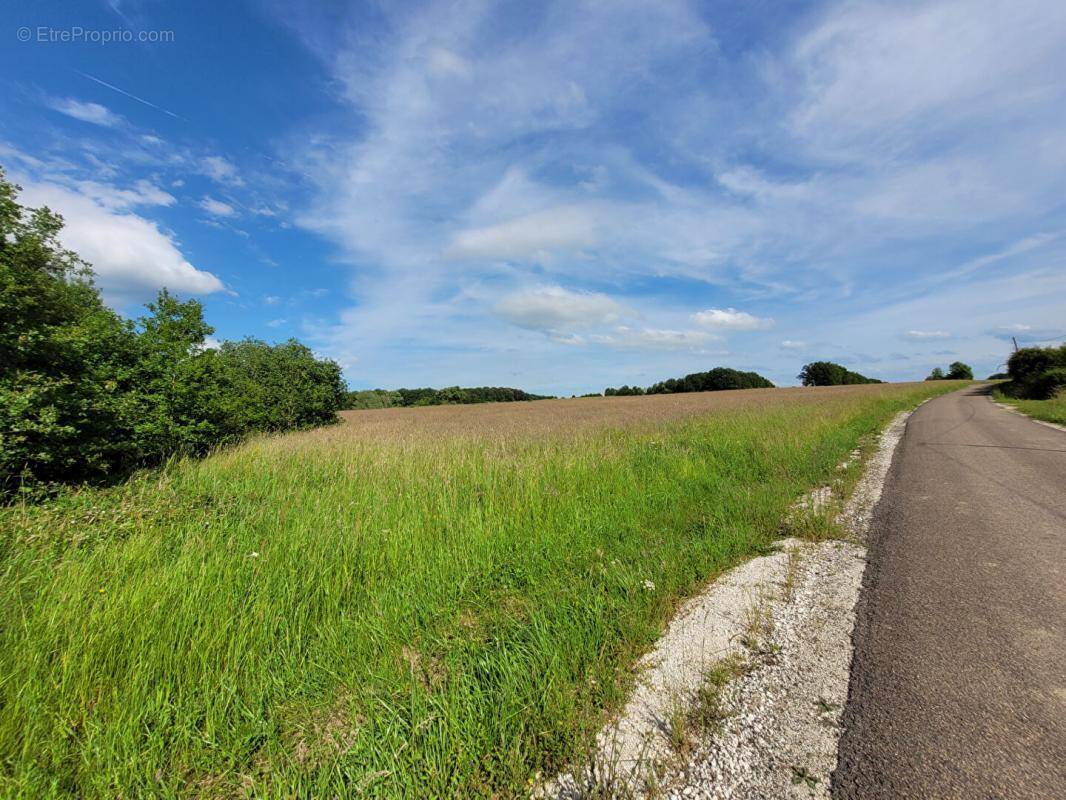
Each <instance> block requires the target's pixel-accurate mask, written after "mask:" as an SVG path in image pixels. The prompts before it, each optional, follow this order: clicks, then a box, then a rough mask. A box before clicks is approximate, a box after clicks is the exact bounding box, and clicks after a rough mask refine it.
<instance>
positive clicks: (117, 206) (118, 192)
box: [74, 180, 177, 211]
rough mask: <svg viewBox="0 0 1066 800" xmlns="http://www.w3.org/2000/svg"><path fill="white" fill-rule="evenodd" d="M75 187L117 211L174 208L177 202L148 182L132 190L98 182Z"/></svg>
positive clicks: (81, 182)
mask: <svg viewBox="0 0 1066 800" xmlns="http://www.w3.org/2000/svg"><path fill="white" fill-rule="evenodd" d="M74 185H75V186H76V187H77V190H78V191H79V192H80V193H81V194H83V195H85V196H86V197H91V198H92V199H93V200H95V201H96V202H98V203H99V204H100V205H102V206H104V207H105V208H108V209H111V210H115V211H118V210H122V209H126V208H133V207H135V206H172V205H174V203H175V202H177V201H176V200H175V199H174V195H172V194H170V193H169V192H166V191H163V190H162V189H160V188H159V187H158V186H156V185H155V184H153V183H151V182H150V181H146V180H139V181H137V182H136V183H134V184H133V187H132V188H130V189H122V188H120V187H118V186H114V185H112V184H108V183H98V182H97V181H77V182H76V183H75V184H74Z"/></svg>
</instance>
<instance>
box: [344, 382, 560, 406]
mask: <svg viewBox="0 0 1066 800" xmlns="http://www.w3.org/2000/svg"><path fill="white" fill-rule="evenodd" d="M549 397H550V395H542V394H530V393H529V392H523V391H522V390H521V389H512V388H510V387H508V386H475V387H470V388H465V387H461V386H448V387H446V388H444V389H429V388H425V389H364V390H361V391H357V392H348V394H347V396H346V397H345V400H344V408H347V409H357V408H398V407H410V406H447V405H465V404H468V403H514V402H521V401H527V400H547V399H549Z"/></svg>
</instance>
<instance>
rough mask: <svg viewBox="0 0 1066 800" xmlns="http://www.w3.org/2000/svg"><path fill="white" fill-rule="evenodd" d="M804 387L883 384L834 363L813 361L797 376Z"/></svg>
mask: <svg viewBox="0 0 1066 800" xmlns="http://www.w3.org/2000/svg"><path fill="white" fill-rule="evenodd" d="M797 377H798V378H799V379H800V381H802V382H803V385H804V386H845V385H850V384H857V383H881V381H879V380H878V379H876V378H867V377H866V376H865V375H860V374H859V373H857V372H852V371H851V370H849V369H848V368H847V367H842V366H841V365H840V364H836V363H834V362H832V361H812V362H811V363H810V364H804V365H803V369H802V370H800V374H799V375H798V376H797Z"/></svg>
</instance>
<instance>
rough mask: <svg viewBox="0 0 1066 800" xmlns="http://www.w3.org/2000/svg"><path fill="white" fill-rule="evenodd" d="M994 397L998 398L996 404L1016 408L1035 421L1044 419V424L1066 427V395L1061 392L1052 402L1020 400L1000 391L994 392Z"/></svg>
mask: <svg viewBox="0 0 1066 800" xmlns="http://www.w3.org/2000/svg"><path fill="white" fill-rule="evenodd" d="M993 395H994V396H995V398H996V402H999V403H1006V404H1007V405H1011V406H1014V407H1015V408H1016V409H1018V410H1019V411H1021V412H1022V413H1023V414H1025V415H1027V416H1030V417H1032V418H1033V419H1042V420H1044V422H1054V423H1056V424H1058V425H1066V393H1064V392H1060V393H1059V394H1058V395H1057V396H1055V397H1052V398H1051V399H1050V400H1019V399H1018V398H1016V397H1009V396H1007V395H1005V394H1003V392H1000V391H998V390H997V391H995V392H993Z"/></svg>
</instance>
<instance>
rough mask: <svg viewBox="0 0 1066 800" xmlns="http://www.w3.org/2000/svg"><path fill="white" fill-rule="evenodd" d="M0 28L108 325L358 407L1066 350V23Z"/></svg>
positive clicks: (53, 14) (509, 11) (560, 8)
mask: <svg viewBox="0 0 1066 800" xmlns="http://www.w3.org/2000/svg"><path fill="white" fill-rule="evenodd" d="M0 6H2V7H3V19H4V20H5V22H4V28H5V29H6V30H5V31H2V32H0V34H2V35H4V36H6V39H7V41H5V42H4V44H3V47H0V164H2V165H3V166H4V167H5V169H6V170H7V171H8V173H9V176H11V177H13V178H15V179H16V180H17V181H18V182H19V183H20V184H21V185H23V187H24V190H25V191H24V201H25V202H26V203H29V204H32V205H38V204H42V203H47V204H48V205H50V206H51V207H52V208H54V209H56V210H58V211H60V212H61V213H63V214H64V216H65V217H66V219H67V222H68V229H67V232H66V233H65V239H66V242H67V244H68V245H69V246H71V247H73V248H74V249H77V250H78V251H79V252H81V253H82V254H83V255H84V256H85V257H86V258H87V259H88V260H90V261H91V262H92V263H93V265H94V267H95V269H96V271H97V273H98V276H99V277H98V282H99V284H100V286H101V287H102V289H103V291H104V294H105V297H106V298H107V300H108V301H109V302H110V303H111V304H112V305H114V306H115V307H116V308H119V309H120V310H121V311H122V312H123V313H126V314H136V313H138V308H139V305H140V304H141V303H143V302H144V301H145V300H146V299H149V298H150V297H151V296H152V295H153V294H154V292H155V291H156V290H157V289H158V288H159V287H160V286H163V285H166V286H168V287H170V288H172V289H173V290H176V291H177V292H179V293H180V294H182V295H185V296H195V297H197V298H199V299H201V300H202V301H203V303H204V305H205V307H206V310H207V316H208V319H209V321H210V322H212V323H213V324H214V325H215V326H216V328H217V337H218V338H220V339H221V338H238V337H241V336H245V335H253V336H257V337H260V338H264V339H267V340H280V339H285V338H288V337H290V336H296V337H297V338H300V339H301V340H303V341H305V342H307V343H308V344H310V345H311V346H312V347H313V348H314V349H315V350H316V351H317V352H319V353H321V354H323V355H326V356H329V357H332V358H335V359H336V360H337V361H338V362H340V363H341V364H342V365H343V366H344V368H345V374H346V376H347V377H348V380H349V382H350V383H351V384H352V386H353V387H370V386H385V387H394V386H415V385H435V386H442V385H451V384H462V385H484V384H492V385H511V386H519V387H522V388H526V389H529V390H532V391H542V392H550V393H553V394H556V393H558V394H570V393H572V392H584V391H598V390H600V389H602V388H603V387H604V386H608V385H620V384H622V383H630V384H632V383H638V384H644V385H646V384H649V383H652V382H654V381H656V380H660V379H663V378H666V377H670V376H675V375H680V374H683V373H686V372H692V371H698V370H704V369H709V368H711V367H713V366H717V365H727V366H734V367H738V368H743V369H754V370H757V371H759V372H761V373H763V374H765V375H767V376H768V377H770V378H771V379H772V380H774V381H775V382H778V383H780V384H783V385H787V384H792V383H795V375H796V373H797V371H798V369H799V367H800V366H801V365H802V364H803V363H805V362H806V361H810V360H814V359H822V358H825V359H832V360H835V361H840V362H841V363H844V364H846V365H848V366H849V367H851V368H854V369H857V370H859V371H861V372H864V373H866V374H869V375H874V376H878V377H882V378H885V379H890V380H905V379H917V378H922V377H924V376H925V375H926V374H928V372H929V370H930V369H931V368H932V367H934V366H937V365H941V366H943V365H946V364H947V363H948V362H950V361H954V360H956V359H962V360H964V361H967V362H970V363H972V364H973V365H974V366H975V369H976V370H977V372H978V373H979V374H987V373H989V372H991V371H994V370H995V369H997V368H998V367H999V365H1000V364H1001V363H1002V362H1003V361H1004V360H1005V358H1006V356H1007V355H1008V353H1009V348H1010V337H1011V336H1016V337H1017V338H1018V340H1019V341H1020V342H1050V341H1052V340H1058V339H1061V338H1063V337H1064V336H1066V4H1064V3H1062V2H1060V1H1059V0H1032V1H1030V2H1010V3H1006V2H986V1H985V0H957V1H955V2H947V1H945V2H927V3H907V2H898V1H896V2H883V3H878V2H862V1H861V0H859V1H857V2H845V3H841V2H817V3H796V2H788V3H782V2H773V3H771V2H757V1H754V0H753V1H752V2H746V3H732V2H729V3H727V2H722V3H689V2H679V1H675V0H652V1H649V2H639V1H638V0H618V1H617V2H602V0H601V1H599V2H580V0H566V1H565V2H558V3H551V2H544V3H525V2H513V3H507V2H502V3H501V2H497V3H490V2H461V1H459V2H455V1H454V0H453V1H452V2H443V3H428V4H414V3H381V4H377V3H362V4H358V3H347V4H345V3H317V4H315V3H308V4H302V5H301V6H300V7H298V8H297V5H296V4H291V3H283V2H252V3H241V2H233V3H217V2H215V3H202V2H188V3H164V2H122V1H120V0H115V1H113V2H101V3H92V2H85V0H83V1H82V2H80V3H77V4H71V3H69V2H54V3H49V2H35V3H32V4H31V3H13V2H11V1H10V0H2V2H0ZM22 28H25V29H26V30H25V31H23V30H20V29H22ZM79 31H80V32H79ZM122 32H128V33H122ZM108 36H110V37H111V41H107V40H106V37H108ZM64 37H67V38H74V39H80V40H77V41H64ZM22 38H28V41H21V40H20V39H22ZM117 39H126V40H128V41H122V40H117Z"/></svg>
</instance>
